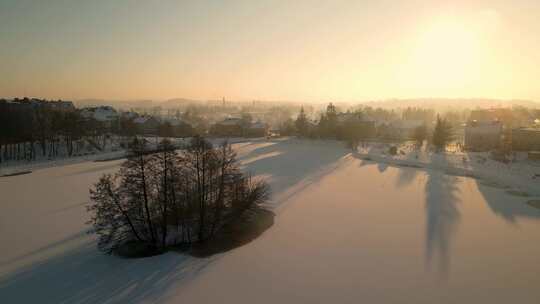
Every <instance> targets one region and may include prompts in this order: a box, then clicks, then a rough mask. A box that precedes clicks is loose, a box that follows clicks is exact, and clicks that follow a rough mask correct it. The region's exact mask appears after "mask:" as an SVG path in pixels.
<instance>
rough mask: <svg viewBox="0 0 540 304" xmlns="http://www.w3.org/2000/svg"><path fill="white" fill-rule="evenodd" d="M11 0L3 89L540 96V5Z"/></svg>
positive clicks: (6, 0)
mask: <svg viewBox="0 0 540 304" xmlns="http://www.w3.org/2000/svg"><path fill="white" fill-rule="evenodd" d="M447 2H450V1H395V0H394V1H388V0H382V1H358V0H356V1H353V0H335V1H322V0H321V1H317V0H296V1H277V0H275V1H255V0H251V1H236V0H231V1H202V0H201V1H157V0H148V1H136V0H133V1H127V0H115V1H105V0H97V1H75V0H73V1H60V0H50V1H40V0H35V1H27V0H20V1H16V0H0V20H1V26H0V72H1V73H2V76H1V77H0V97H15V96H25V95H26V96H35V97H44V98H54V99H57V98H62V99H80V98H106V99H147V98H149V99H167V98H175V97H186V98H197V99H216V98H221V97H222V96H225V97H226V98H227V99H246V100H249V99H262V100H297V101H328V100H344V101H346V100H348V101H352V100H356V101H361V100H369V99H386V98H416V97H490V98H500V99H510V98H519V99H533V100H540V80H539V76H540V72H539V71H540V1H538V0H528V1H526V0H521V1H520V0H516V1H506V0H505V1H496V0H494V1H461V0H458V1H452V3H450V4H449V3H447Z"/></svg>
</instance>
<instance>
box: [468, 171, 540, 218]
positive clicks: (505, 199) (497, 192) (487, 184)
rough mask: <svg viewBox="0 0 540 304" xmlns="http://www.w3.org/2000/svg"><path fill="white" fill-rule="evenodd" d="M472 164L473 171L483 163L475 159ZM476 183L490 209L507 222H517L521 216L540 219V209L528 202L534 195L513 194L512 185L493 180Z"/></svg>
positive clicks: (477, 181) (502, 172) (479, 180)
mask: <svg viewBox="0 0 540 304" xmlns="http://www.w3.org/2000/svg"><path fill="white" fill-rule="evenodd" d="M470 166H471V168H472V170H473V171H476V170H478V171H479V170H482V168H481V167H482V166H483V164H481V163H478V162H477V161H475V160H473V161H471V162H470ZM501 170H505V169H501ZM499 174H505V172H504V171H501V172H499ZM476 185H477V187H478V191H479V192H480V193H481V194H482V196H483V197H484V200H485V201H486V204H487V206H488V208H489V210H491V211H492V212H493V214H495V215H496V216H499V217H501V218H503V219H504V220H505V221H506V222H508V223H510V224H517V223H518V220H519V219H520V218H527V219H533V220H540V210H539V209H536V208H533V207H531V206H529V205H528V204H526V202H527V201H528V200H530V199H532V197H527V196H525V195H523V196H521V197H520V196H519V195H515V194H511V193H512V191H511V190H512V189H511V187H509V186H506V185H503V184H498V183H496V182H493V181H488V180H481V179H477V180H476ZM508 191H509V192H508ZM516 198H518V199H521V201H522V202H516V201H515V200H516Z"/></svg>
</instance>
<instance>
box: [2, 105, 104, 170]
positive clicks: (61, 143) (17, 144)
mask: <svg viewBox="0 0 540 304" xmlns="http://www.w3.org/2000/svg"><path fill="white" fill-rule="evenodd" d="M56 103H58V102H54V101H46V100H37V99H20V100H15V101H14V102H7V101H6V100H0V163H2V162H3V161H10V160H27V161H31V160H35V159H36V157H39V156H41V157H49V158H54V157H57V156H58V155H59V154H63V153H65V155H66V156H72V154H73V153H74V152H76V151H78V150H80V149H81V148H82V147H81V143H80V142H79V140H80V139H81V138H83V137H89V136H90V137H96V136H99V135H101V134H102V132H100V128H99V126H98V125H97V122H93V121H89V120H85V119H83V117H81V115H80V113H79V112H78V111H76V110H75V108H72V109H65V108H59V107H56V106H55V105H56Z"/></svg>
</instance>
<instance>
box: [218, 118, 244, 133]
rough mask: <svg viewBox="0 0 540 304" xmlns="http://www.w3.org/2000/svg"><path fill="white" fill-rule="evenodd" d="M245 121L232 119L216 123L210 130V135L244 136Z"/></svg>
mask: <svg viewBox="0 0 540 304" xmlns="http://www.w3.org/2000/svg"><path fill="white" fill-rule="evenodd" d="M243 124H244V121H243V120H242V119H241V118H235V117H230V118H226V119H224V120H222V121H220V122H217V123H215V124H214V125H213V126H212V128H211V129H210V133H211V134H212V135H215V136H225V137H230V136H236V137H240V136H243V135H244V134H243V131H244V128H243Z"/></svg>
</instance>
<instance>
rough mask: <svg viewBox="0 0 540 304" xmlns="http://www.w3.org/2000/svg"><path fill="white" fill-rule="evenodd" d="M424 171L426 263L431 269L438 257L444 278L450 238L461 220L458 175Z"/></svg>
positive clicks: (450, 243) (438, 268)
mask: <svg viewBox="0 0 540 304" xmlns="http://www.w3.org/2000/svg"><path fill="white" fill-rule="evenodd" d="M426 172H427V182H426V185H425V191H426V209H425V210H426V232H425V233H426V243H425V262H426V267H427V268H428V269H430V268H431V266H432V264H433V263H434V259H437V261H436V262H437V271H438V272H439V274H440V275H441V278H443V279H446V278H447V277H448V274H449V271H450V266H451V256H450V250H451V246H452V240H453V238H454V235H455V233H456V230H457V227H458V224H459V220H460V211H459V208H458V203H459V202H460V201H459V198H458V195H457V192H458V187H457V182H458V178H457V177H455V176H451V175H447V174H445V173H444V172H439V171H436V170H426Z"/></svg>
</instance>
